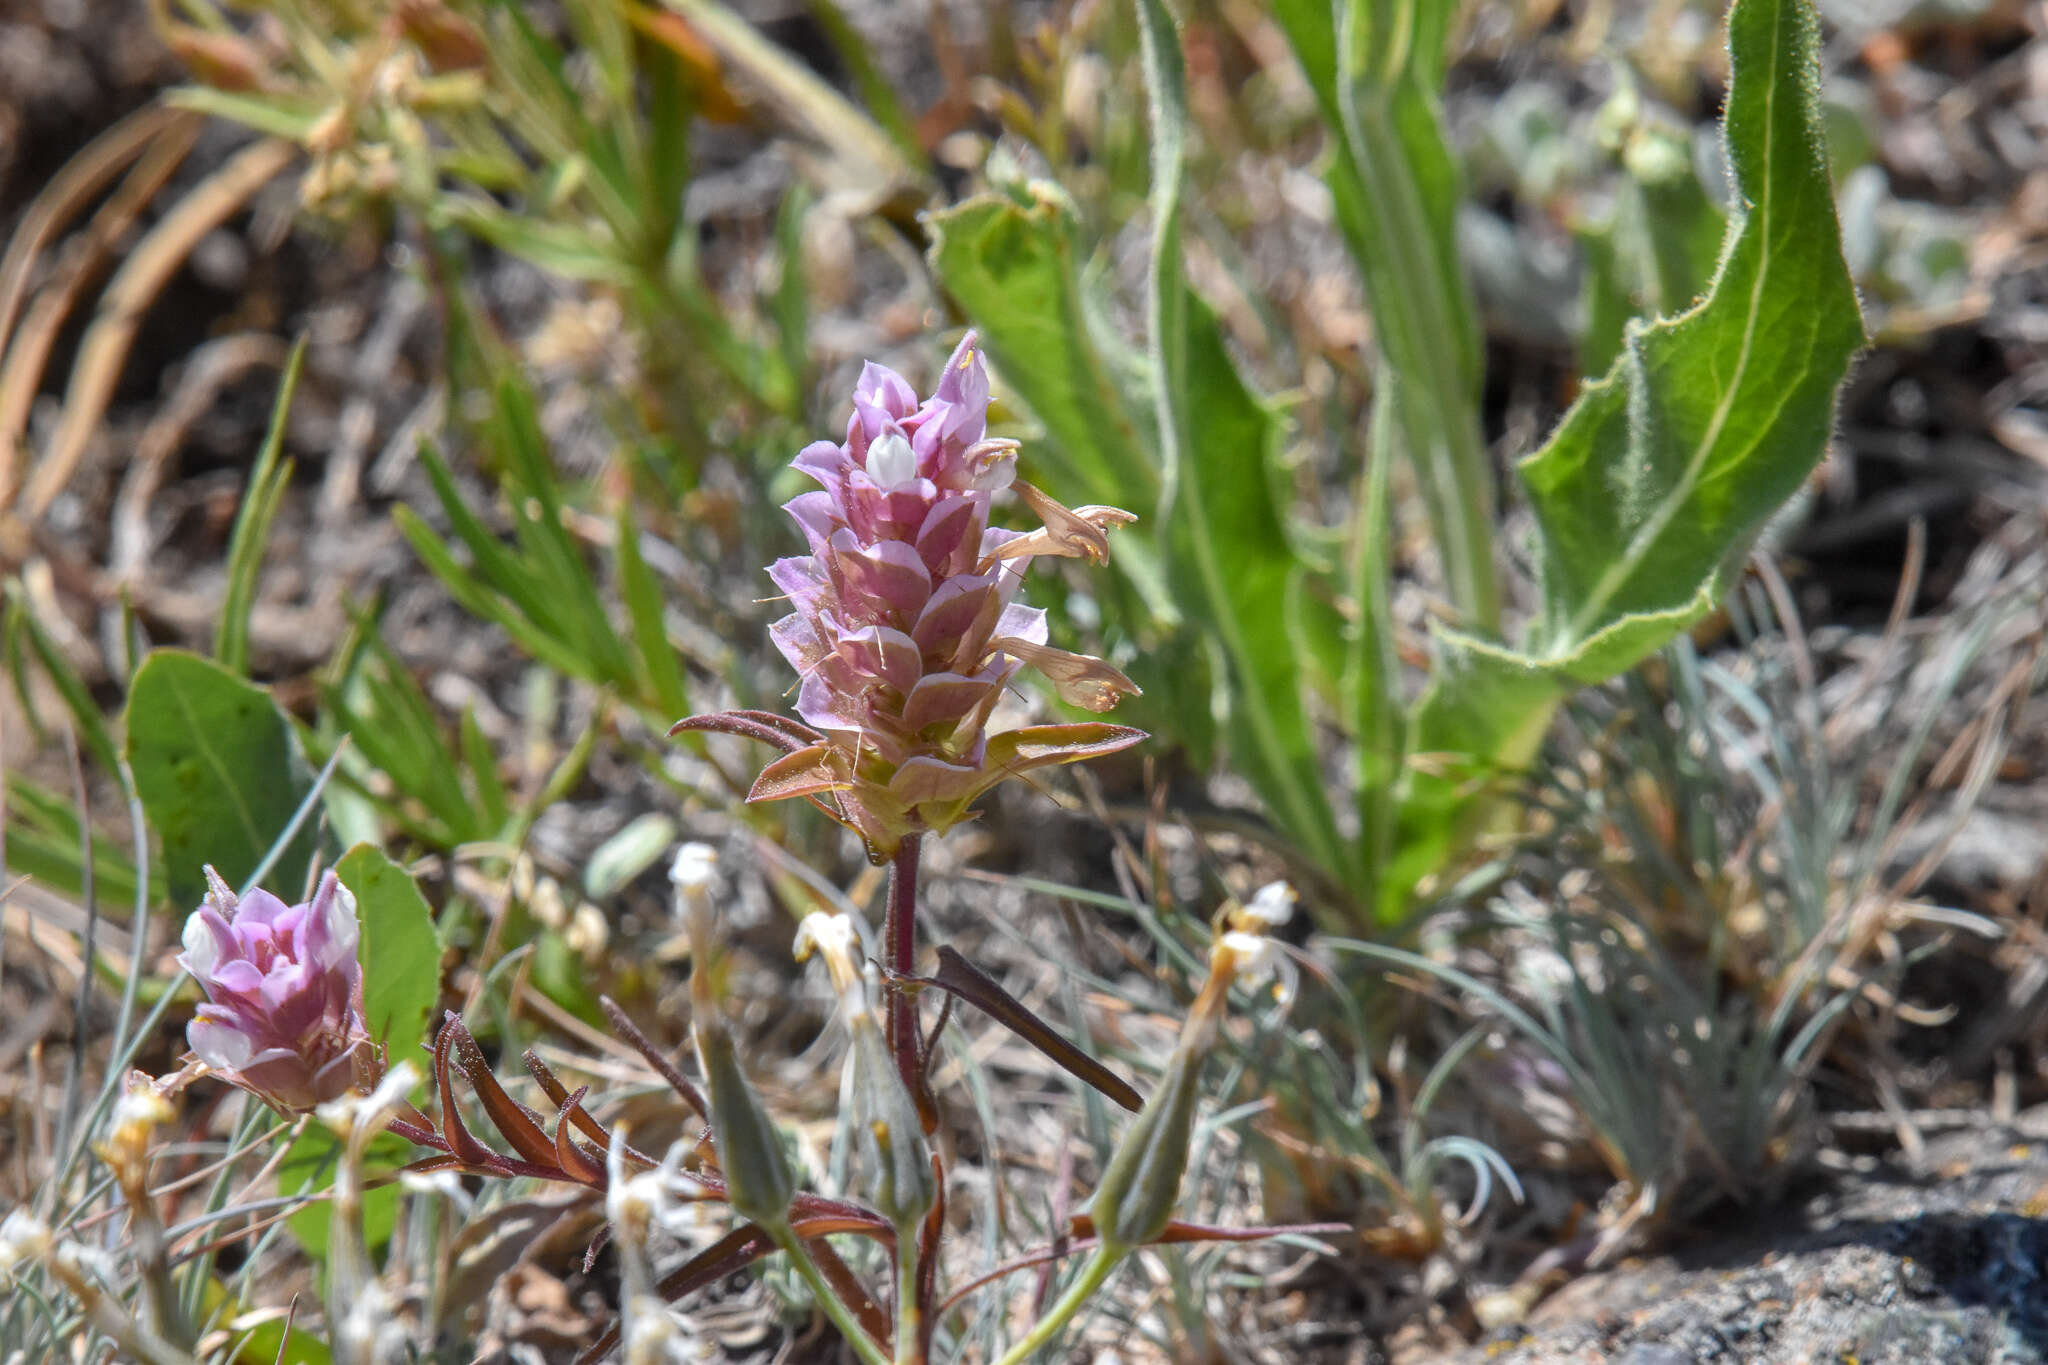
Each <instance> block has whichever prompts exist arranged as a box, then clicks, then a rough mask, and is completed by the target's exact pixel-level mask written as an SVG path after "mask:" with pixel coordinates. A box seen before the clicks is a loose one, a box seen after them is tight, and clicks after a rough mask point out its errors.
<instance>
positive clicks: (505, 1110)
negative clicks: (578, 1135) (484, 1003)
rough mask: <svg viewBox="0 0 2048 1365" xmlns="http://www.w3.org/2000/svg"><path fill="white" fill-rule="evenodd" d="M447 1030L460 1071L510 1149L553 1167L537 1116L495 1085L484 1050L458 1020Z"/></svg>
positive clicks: (551, 1150) (552, 1153) (552, 1150)
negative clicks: (509, 1144) (467, 1078)
mask: <svg viewBox="0 0 2048 1365" xmlns="http://www.w3.org/2000/svg"><path fill="white" fill-rule="evenodd" d="M451 1020H452V1022H451V1023H450V1024H449V1026H448V1027H449V1030H450V1031H452V1032H453V1033H454V1034H455V1039H454V1042H455V1058H456V1061H458V1062H459V1063H461V1066H462V1071H463V1074H464V1075H466V1076H468V1077H469V1084H470V1087H471V1088H472V1089H474V1090H475V1091H476V1095H477V1098H478V1099H479V1100H482V1101H483V1106H484V1112H485V1113H486V1114H488V1115H490V1118H491V1124H492V1126H493V1127H495V1128H496V1129H497V1130H498V1132H499V1133H500V1134H501V1135H502V1136H503V1137H504V1139H505V1141H507V1142H509V1143H511V1144H512V1150H513V1151H515V1152H517V1153H519V1155H520V1156H521V1157H522V1158H523V1159H525V1160H527V1161H529V1162H531V1163H533V1164H534V1165H536V1166H549V1167H552V1166H554V1165H555V1164H556V1163H555V1144H554V1143H552V1142H550V1141H548V1135H547V1133H546V1132H545V1131H544V1130H543V1129H542V1128H541V1126H540V1117H539V1115H537V1114H535V1113H534V1112H533V1111H532V1110H530V1109H528V1108H527V1107H526V1106H525V1105H523V1104H520V1103H519V1102H518V1101H516V1100H514V1099H513V1098H512V1097H511V1096H510V1095H508V1094H506V1093H505V1087H504V1086H502V1085H500V1084H498V1078H497V1077H496V1076H494V1075H492V1074H491V1067H490V1063H489V1062H487V1061H485V1060H484V1053H483V1049H482V1048H480V1047H478V1046H477V1045H476V1038H475V1036H474V1035H473V1034H471V1033H470V1031H469V1029H468V1028H467V1027H466V1026H464V1024H463V1023H462V1021H461V1020H460V1019H454V1018H453V1016H451Z"/></svg>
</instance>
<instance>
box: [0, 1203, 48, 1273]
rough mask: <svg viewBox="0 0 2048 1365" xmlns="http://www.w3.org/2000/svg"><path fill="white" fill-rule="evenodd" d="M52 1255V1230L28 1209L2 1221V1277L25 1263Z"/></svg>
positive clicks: (0, 1260)
mask: <svg viewBox="0 0 2048 1365" xmlns="http://www.w3.org/2000/svg"><path fill="white" fill-rule="evenodd" d="M49 1254H50V1229H49V1226H48V1225H47V1224H45V1223H44V1222H43V1220H42V1219H40V1218H38V1217H36V1216H35V1215H34V1214H32V1213H30V1212H29V1211H28V1210H27V1209H15V1210H14V1211H13V1212H11V1213H9V1214H8V1215H7V1217H6V1218H5V1219H4V1220H0V1275H4V1274H8V1273H10V1272H12V1271H13V1269H14V1267H15V1266H17V1265H19V1264H21V1263H22V1262H23V1261H38V1260H41V1259H42V1258H43V1257H45V1256H47V1255H49Z"/></svg>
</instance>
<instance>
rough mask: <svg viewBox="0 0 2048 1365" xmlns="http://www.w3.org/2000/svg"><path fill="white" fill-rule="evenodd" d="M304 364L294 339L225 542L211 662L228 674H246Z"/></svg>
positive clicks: (287, 474) (287, 476) (287, 473)
mask: <svg viewBox="0 0 2048 1365" xmlns="http://www.w3.org/2000/svg"><path fill="white" fill-rule="evenodd" d="M305 359H306V339H305V338H304V337H300V338H299V340H298V344H297V345H295V346H293V347H292V353H291V358H290V359H289V360H287V361H286V362H285V367H284V377H283V378H282V379H280V380H279V381H278V384H277V402H276V404H275V405H274V406H273V407H272V408H271V410H270V430H269V431H267V432H265V433H264V436H263V448H262V449H261V450H259V451H258V452H257V453H256V464H255V467H254V468H252V469H251V470H250V471H249V486H248V488H247V490H246V491H245V492H244V493H243V494H242V508H241V510H240V511H239V512H237V513H236V514H235V529H234V533H233V535H231V536H230V537H229V538H228V590H227V595H226V596H225V597H224V598H223V599H222V600H221V604H220V627H219V629H218V630H217V631H216V632H215V635H214V642H213V657H214V658H216V659H218V660H220V663H221V666H222V667H224V668H226V669H228V670H229V671H231V672H234V673H240V674H244V675H246V674H247V673H248V672H249V611H250V608H251V607H253V606H254V605H255V602H256V580H257V578H258V577H259V576H260V575H261V573H262V571H263V549H264V546H265V545H267V544H268V543H269V540H270V523H271V520H272V519H273V518H275V517H276V516H277V508H278V504H279V503H281V502H282V501H283V500H284V490H285V485H286V484H288V483H290V482H291V478H292V466H291V462H290V461H289V460H287V461H285V462H284V463H282V464H280V463H279V462H278V454H279V452H280V451H282V450H283V449H284V429H285V421H286V419H287V418H288V417H289V416H290V414H291V407H292V393H293V392H294V391H295V390H296V389H297V388H298V386H299V367H300V366H301V365H302V364H303V363H304V362H305Z"/></svg>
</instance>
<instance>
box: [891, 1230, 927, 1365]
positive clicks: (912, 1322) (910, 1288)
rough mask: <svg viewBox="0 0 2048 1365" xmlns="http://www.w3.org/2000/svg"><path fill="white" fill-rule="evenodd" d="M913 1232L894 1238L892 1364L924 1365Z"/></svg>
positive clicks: (922, 1326)
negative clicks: (894, 1285)
mask: <svg viewBox="0 0 2048 1365" xmlns="http://www.w3.org/2000/svg"><path fill="white" fill-rule="evenodd" d="M916 1232H917V1230H916V1229H915V1228H911V1229H909V1235H907V1236H906V1235H905V1234H904V1231H903V1230H901V1229H899V1230H898V1232H897V1235H896V1365H925V1355H924V1319H923V1314H922V1312H921V1311H920V1305H919V1304H918V1292H917V1291H918V1274H917V1235H916Z"/></svg>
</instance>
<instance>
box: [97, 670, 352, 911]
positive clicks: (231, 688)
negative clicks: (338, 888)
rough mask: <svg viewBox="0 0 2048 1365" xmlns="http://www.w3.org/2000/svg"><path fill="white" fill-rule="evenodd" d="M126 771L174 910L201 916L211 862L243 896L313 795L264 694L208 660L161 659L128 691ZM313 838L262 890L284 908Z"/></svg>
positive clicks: (291, 736) (306, 834) (314, 832)
mask: <svg viewBox="0 0 2048 1365" xmlns="http://www.w3.org/2000/svg"><path fill="white" fill-rule="evenodd" d="M127 730H128V766H129V768H130V770H131V771H132V772H133V773H134V774H135V790H136V794H137V795H138V796H140V797H141V798H142V807H143V810H144V811H146V812H147V813H148V815H149V823H150V824H151V825H152V826H153V827H155V829H156V832H157V834H158V835H159V837H161V838H162V840H163V848H164V868H165V872H166V874H167V875H168V877H169V886H170V895H171V900H172V901H173V902H174V903H175V904H178V905H197V904H198V903H199V901H200V899H201V898H202V897H203V896H204V895H205V892H206V881H205V877H204V875H203V873H202V872H201V867H202V866H203V865H204V864H207V863H211V864H212V865H213V866H214V867H215V868H216V869H217V870H218V871H219V872H220V875H221V876H222V878H224V879H225V880H226V881H227V883H228V885H230V886H235V887H239V886H240V885H241V884H242V882H243V881H244V879H246V878H247V877H248V876H249V875H250V874H251V873H252V872H254V871H255V870H256V869H257V867H258V866H259V865H260V864H261V863H262V861H263V857H264V855H265V854H267V853H268V852H269V851H270V847H271V845H272V844H273V843H275V842H276V841H277V839H278V837H279V836H280V835H282V834H283V833H284V831H285V829H286V827H287V826H289V825H290V824H291V821H292V816H293V815H294V814H295V813H296V812H297V811H298V808H299V806H300V804H301V803H302V802H304V801H305V799H306V795H307V793H308V792H310V791H311V790H312V787H313V770H312V768H311V767H310V766H309V765H308V764H307V762H306V757H305V754H304V753H303V752H301V750H300V748H299V738H298V734H297V732H296V731H295V730H294V729H293V728H292V723H291V720H290V718H289V717H287V716H286V715H285V714H284V712H283V711H281V710H279V709H278V706H277V703H276V702H274V701H272V700H271V698H270V694H269V693H268V692H265V691H264V690H263V689H262V688H260V687H257V686H255V685H254V684H251V683H248V682H245V681H243V680H242V679H240V678H238V677H236V676H235V675H234V674H232V673H230V672H228V671H227V670H226V669H225V668H222V667H221V666H220V665H219V664H217V663H214V662H213V661H212V660H210V659H202V658H200V657H199V656H198V655H196V654H187V653H184V652H182V651H179V650H169V649H160V650H156V651H154V652H153V653H151V654H150V656H149V657H148V658H147V659H145V660H143V663H142V667H140V668H139V669H137V670H136V671H135V681H134V683H133V685H132V686H130V688H129V690H128V711H127ZM318 837H319V829H318V822H317V821H311V820H309V821H307V822H305V824H304V825H302V826H301V828H300V830H299V833H298V834H297V835H296V836H295V837H294V838H293V839H292V842H291V844H290V845H289V846H288V847H287V848H286V849H285V850H284V852H283V855H282V856H281V857H279V858H278V860H277V861H276V863H274V864H273V865H272V869H271V872H270V875H269V876H268V877H267V878H266V880H267V881H268V882H269V883H270V885H271V886H272V887H274V888H276V890H277V893H278V894H279V895H280V896H282V897H284V899H286V900H291V899H293V898H295V897H296V896H297V895H298V894H299V893H300V891H301V890H302V889H303V887H304V883H305V879H306V869H307V866H308V865H309V864H310V863H311V861H312V858H313V852H314V848H315V845H316V842H317V840H318Z"/></svg>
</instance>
